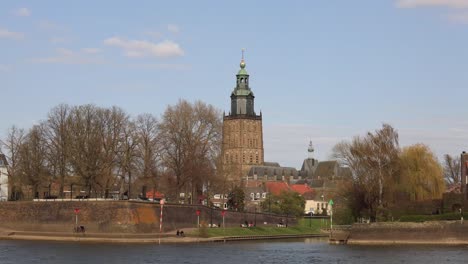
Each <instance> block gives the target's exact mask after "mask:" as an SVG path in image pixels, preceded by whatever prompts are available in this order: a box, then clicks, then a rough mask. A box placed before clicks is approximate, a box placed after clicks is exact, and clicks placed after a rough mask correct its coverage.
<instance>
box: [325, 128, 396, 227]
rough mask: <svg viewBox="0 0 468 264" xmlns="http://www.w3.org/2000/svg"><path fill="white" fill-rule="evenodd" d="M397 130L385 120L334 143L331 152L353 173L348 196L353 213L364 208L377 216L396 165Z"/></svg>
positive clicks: (369, 214)
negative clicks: (373, 128) (361, 134)
mask: <svg viewBox="0 0 468 264" xmlns="http://www.w3.org/2000/svg"><path fill="white" fill-rule="evenodd" d="M398 155H399V145H398V134H397V132H396V131H395V130H394V129H393V128H392V127H391V126H390V125H387V124H384V125H383V127H382V129H380V130H377V131H375V133H370V132H369V133H368V134H367V135H366V137H359V136H357V137H355V138H354V139H353V140H352V142H342V143H339V144H337V145H336V146H335V147H334V156H335V157H336V158H338V159H339V160H340V161H341V163H342V164H344V165H346V166H348V167H349V168H350V169H351V171H352V174H353V177H352V184H351V185H350V188H352V191H349V192H347V193H348V194H351V197H348V200H349V201H350V203H351V204H352V205H353V206H356V208H354V210H355V211H356V214H360V212H361V211H363V210H366V211H367V215H368V216H369V217H370V218H371V219H372V220H375V219H376V214H377V209H378V208H379V207H382V206H383V205H384V199H385V194H386V191H387V192H390V190H391V189H392V188H393V182H394V180H395V178H396V177H397V172H398V166H399V156H398Z"/></svg>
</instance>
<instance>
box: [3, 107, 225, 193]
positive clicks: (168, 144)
mask: <svg viewBox="0 0 468 264" xmlns="http://www.w3.org/2000/svg"><path fill="white" fill-rule="evenodd" d="M221 116H222V115H221V113H220V111H219V110H218V109H216V108H214V107H213V106H212V105H208V104H205V103H203V102H201V101H196V102H194V103H190V102H188V101H185V100H179V102H178V103H177V104H175V105H170V106H168V107H167V108H166V110H165V111H164V113H163V114H162V115H161V116H160V117H157V116H155V115H152V114H140V115H138V116H136V117H132V116H130V115H129V114H128V113H126V112H125V111H124V110H123V109H122V108H119V107H116V106H113V107H110V108H105V107H98V106H95V105H92V104H86V105H77V106H71V105H67V104H60V105H58V106H56V107H54V108H52V109H51V110H50V111H49V113H48V114H47V118H46V119H45V120H44V121H41V122H40V123H39V124H36V125H34V126H33V127H31V128H30V129H28V130H24V129H20V128H17V127H16V126H13V127H11V128H10V129H9V131H8V134H7V136H6V138H5V139H4V140H1V142H0V143H1V150H2V152H3V153H4V154H5V156H6V157H7V160H8V167H7V169H8V174H9V185H10V189H11V197H10V198H11V199H29V198H37V197H38V196H39V194H40V191H43V190H44V189H46V190H48V191H47V195H53V191H52V190H54V187H56V188H55V190H56V193H55V195H56V196H58V197H64V196H65V192H64V190H65V189H73V188H77V189H79V190H80V191H81V192H82V193H83V192H84V193H85V194H86V196H89V197H103V198H109V197H111V196H112V194H115V193H118V194H119V195H120V196H121V197H122V196H123V195H124V194H125V196H127V197H132V198H134V197H136V196H137V195H139V194H140V195H143V196H144V195H145V194H144V191H145V189H153V190H159V191H163V192H164V193H165V194H166V195H167V198H170V199H179V193H181V192H182V193H185V194H187V195H185V196H184V198H185V199H186V200H187V199H191V200H193V199H196V196H197V194H199V193H201V191H202V190H203V189H204V188H205V189H206V188H207V186H214V185H216V179H215V177H214V175H215V170H216V164H217V159H218V157H219V154H220V142H221V125H222V120H221ZM68 186H70V188H67V187H68ZM74 186H75V187H74ZM26 187H27V188H26ZM28 188H29V189H28ZM135 188H137V190H135Z"/></svg>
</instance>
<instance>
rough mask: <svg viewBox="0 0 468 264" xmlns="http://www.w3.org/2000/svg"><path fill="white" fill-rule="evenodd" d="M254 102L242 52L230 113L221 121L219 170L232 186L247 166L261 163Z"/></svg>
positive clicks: (259, 129)
mask: <svg viewBox="0 0 468 264" xmlns="http://www.w3.org/2000/svg"><path fill="white" fill-rule="evenodd" d="M254 99H255V96H254V94H253V92H252V90H251V89H250V86H249V74H248V73H247V71H246V70H245V61H244V53H243V52H242V60H241V63H240V70H239V72H238V73H237V75H236V87H235V88H234V91H232V93H231V111H230V113H229V114H228V115H224V118H223V144H222V157H223V169H224V174H225V176H226V177H227V179H228V180H229V181H234V182H235V183H240V182H241V179H242V178H243V177H245V176H246V175H247V173H248V171H249V169H250V167H251V166H254V165H257V166H258V165H263V162H264V159H263V127H262V114H261V113H260V115H257V114H256V113H255V108H254Z"/></svg>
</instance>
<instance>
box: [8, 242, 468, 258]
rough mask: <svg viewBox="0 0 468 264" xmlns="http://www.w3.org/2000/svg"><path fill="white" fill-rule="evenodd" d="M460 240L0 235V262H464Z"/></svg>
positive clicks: (464, 252)
mask: <svg viewBox="0 0 468 264" xmlns="http://www.w3.org/2000/svg"><path fill="white" fill-rule="evenodd" d="M466 249H467V247H466V246H330V245H328V244H327V243H326V240H324V239H300V240H285V241H249V242H236V243H226V244H224V243H200V244H176V245H121V244H103V245H101V244H79V243H52V242H34V241H8V240H3V241H0V263H2V264H13V263H15V264H26V263H28V264H33V263H50V264H55V263H57V264H58V263H68V264H74V263H87V264H93V263H113V264H121V263H136V264H140V263H188V264H190V263H223V264H231V263H232V264H234V263H235V264H238V263H465V261H466V259H468V250H466Z"/></svg>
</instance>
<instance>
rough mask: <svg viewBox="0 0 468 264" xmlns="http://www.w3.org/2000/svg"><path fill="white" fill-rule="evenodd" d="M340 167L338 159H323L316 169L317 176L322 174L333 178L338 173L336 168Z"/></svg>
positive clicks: (322, 176)
mask: <svg viewBox="0 0 468 264" xmlns="http://www.w3.org/2000/svg"><path fill="white" fill-rule="evenodd" d="M337 168H338V161H336V160H329V161H321V162H319V164H318V165H317V169H316V170H315V173H314V174H315V177H318V176H320V177H321V178H324V177H325V178H332V177H334V176H337V175H336V170H337Z"/></svg>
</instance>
